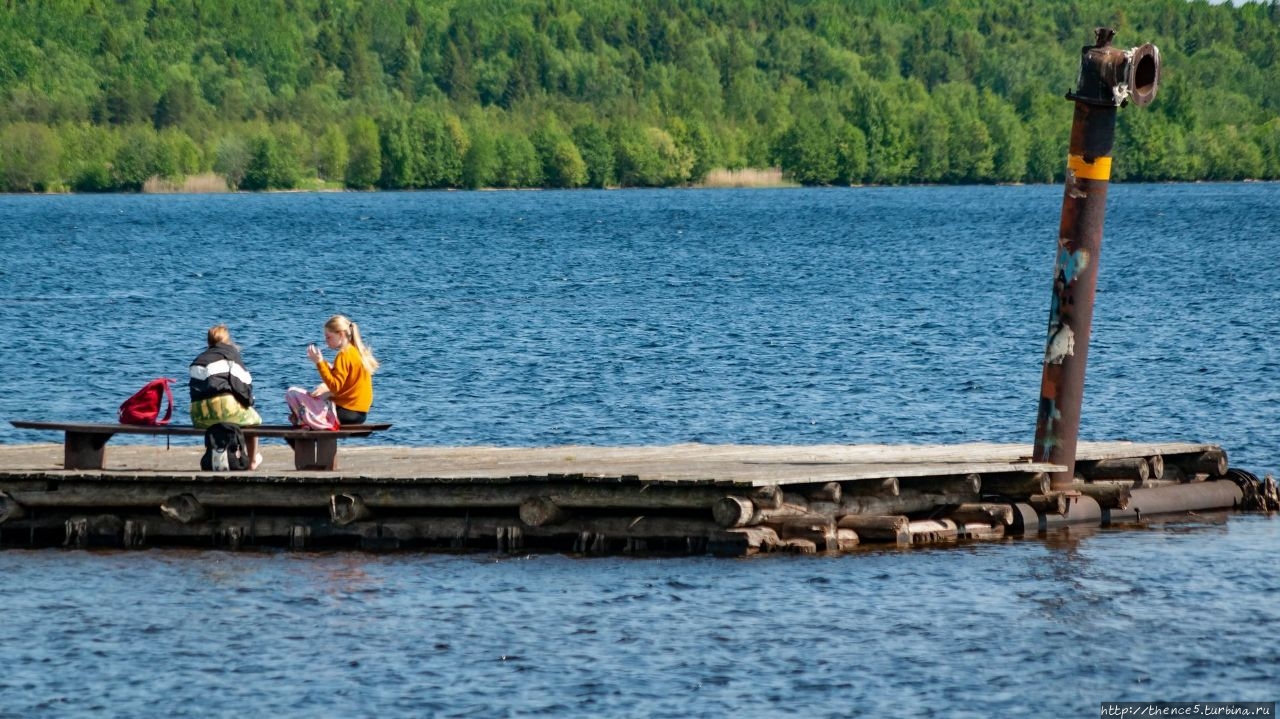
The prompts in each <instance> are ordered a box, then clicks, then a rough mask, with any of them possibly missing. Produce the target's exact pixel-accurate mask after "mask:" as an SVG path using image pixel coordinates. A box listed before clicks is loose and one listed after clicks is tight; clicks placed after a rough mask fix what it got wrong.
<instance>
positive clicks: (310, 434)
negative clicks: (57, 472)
mask: <svg viewBox="0 0 1280 719" xmlns="http://www.w3.org/2000/svg"><path fill="white" fill-rule="evenodd" d="M9 424H12V425H13V426H14V427H17V428H18V429H38V430H48V431H56V432H62V433H64V439H63V461H62V466H63V468H64V469H103V468H104V466H105V460H106V446H107V442H108V441H109V440H110V439H111V438H112V437H113V436H115V435H117V434H150V435H162V436H180V437H187V436H195V437H203V436H204V430H203V429H199V428H197V427H193V426H191V425H189V424H188V425H183V424H169V425H156V426H151V425H134V424H99V423H88V422H82V423H77V422H33V421H27V420H16V419H15V420H11V421H10V422H9ZM390 428H391V425H390V424H349V425H346V426H344V427H342V428H340V429H336V430H317V429H302V428H299V427H294V426H292V425H287V424H260V425H254V426H252V427H241V428H240V429H241V431H242V432H244V435H245V436H246V437H280V438H281V439H283V440H284V441H286V442H288V443H289V446H291V447H293V466H294V468H295V469H304V470H326V471H331V470H335V469H337V468H338V440H339V439H344V438H346V437H367V436H369V435H371V434H373V433H374V432H381V431H383V430H387V429H390Z"/></svg>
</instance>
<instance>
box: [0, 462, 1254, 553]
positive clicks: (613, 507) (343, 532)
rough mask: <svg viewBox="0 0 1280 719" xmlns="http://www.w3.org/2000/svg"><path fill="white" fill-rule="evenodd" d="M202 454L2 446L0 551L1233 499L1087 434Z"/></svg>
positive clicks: (941, 524) (1193, 473)
mask: <svg viewBox="0 0 1280 719" xmlns="http://www.w3.org/2000/svg"><path fill="white" fill-rule="evenodd" d="M201 449H202V448H199V447H193V446H173V447H165V446H160V445H125V444H121V445H115V444H113V445H111V446H110V447H109V450H108V453H107V458H106V469H104V470H100V471H83V470H76V471H68V470H63V469H61V466H60V463H61V460H62V446H61V445H53V444H48V445H15V446H3V447H0V546H8V547H15V546H23V547H25V546H68V547H81V548H82V547H96V546H110V547H125V548H138V547H148V546H191V547H219V548H227V549H243V548H250V547H255V546H277V547H290V548H294V549H309V548H359V549H367V550H390V549H427V550H482V551H503V552H524V551H538V550H543V551H563V552H579V553H587V554H607V553H621V552H629V553H635V552H682V553H684V552H690V553H706V552H710V553H715V554H724V555H738V556H740V555H750V554H755V553H757V552H769V551H792V552H799V553H816V552H840V551H850V550H853V549H854V548H856V547H859V546H865V545H874V544H884V543H890V544H894V545H900V546H912V545H920V544H932V543H938V542H955V541H963V540H993V539H1001V538H1004V537H1007V536H1014V535H1022V534H1035V533H1037V532H1040V531H1043V530H1046V529H1051V528H1054V527H1059V526H1064V525H1069V524H1091V525H1094V526H1098V525H1108V524H1114V523H1122V522H1141V521H1145V519H1146V518H1148V517H1152V516H1156V515H1159V516H1165V517H1167V516H1170V515H1178V514H1183V515H1185V514H1186V513H1187V512H1195V511H1200V510H1210V509H1231V508H1234V507H1238V506H1240V505H1241V502H1242V497H1243V495H1244V491H1243V490H1242V484H1241V482H1240V481H1239V478H1238V477H1236V478H1233V477H1232V474H1233V472H1235V471H1234V470H1230V469H1229V467H1228V463H1227V458H1226V453H1225V451H1224V450H1223V449H1222V448H1221V447H1219V446H1217V445H1213V444H1200V443H1187V442H1178V443H1149V444H1148V443H1135V442H1081V443H1080V446H1079V448H1078V457H1079V459H1078V462H1077V465H1078V466H1077V469H1078V472H1077V477H1076V483H1075V485H1074V486H1073V487H1072V489H1071V490H1070V491H1067V492H1050V491H1049V480H1048V476H1047V474H1046V473H1048V472H1053V471H1059V470H1060V469H1061V468H1060V467H1057V466H1056V465H1052V464H1046V463H1036V462H1032V461H1031V459H1030V447H1029V446H1025V445H1008V444H964V445H945V446H943V445H923V446H922V445H914V446H911V445H903V446H896V445H893V446H891V445H853V446H846V445H815V446H742V445H701V444H681V445H673V446H662V447H591V446H561V447H545V448H534V449H529V448H501V447H438V448H409V447H392V446H382V447H370V446H355V447H351V446H346V447H343V448H342V449H341V451H340V468H341V469H340V470H338V471H332V472H308V471H296V470H294V469H293V468H292V466H293V465H292V454H291V453H290V450H289V449H288V448H287V447H285V446H283V445H280V446H264V447H263V451H264V454H265V456H266V461H265V462H264V464H263V466H262V467H261V468H260V469H259V470H258V471H255V472H237V473H221V474H218V473H211V472H200V471H195V470H194V469H187V468H196V467H198V466H199V455H200V452H201Z"/></svg>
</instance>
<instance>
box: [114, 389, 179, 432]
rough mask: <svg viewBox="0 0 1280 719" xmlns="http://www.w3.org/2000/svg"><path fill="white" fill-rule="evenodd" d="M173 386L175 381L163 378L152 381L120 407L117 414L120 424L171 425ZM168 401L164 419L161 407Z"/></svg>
mask: <svg viewBox="0 0 1280 719" xmlns="http://www.w3.org/2000/svg"><path fill="white" fill-rule="evenodd" d="M171 384H173V380H171V379H169V378H168V377H161V378H159V379H153V380H151V381H150V382H148V383H146V385H144V386H143V387H142V389H140V390H138V391H137V392H134V393H133V396H132V397H130V398H129V399H126V400H125V401H124V404H122V405H120V411H119V412H117V416H118V417H119V419H120V424H141V425H164V424H169V418H170V417H172V416H173V392H172V391H171V390H170V389H169V385H171ZM166 400H167V401H168V406H167V408H166V409H165V411H164V417H161V416H160V405H162V404H165V401H166Z"/></svg>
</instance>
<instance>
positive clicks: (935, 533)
mask: <svg viewBox="0 0 1280 719" xmlns="http://www.w3.org/2000/svg"><path fill="white" fill-rule="evenodd" d="M907 532H908V533H910V535H911V544H935V543H938V542H951V541H955V540H956V539H958V538H959V536H960V530H959V528H957V527H956V523H955V522H953V521H951V520H950V519H917V520H915V521H913V522H911V524H910V525H908V527H907Z"/></svg>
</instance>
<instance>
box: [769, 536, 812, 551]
mask: <svg viewBox="0 0 1280 719" xmlns="http://www.w3.org/2000/svg"><path fill="white" fill-rule="evenodd" d="M779 548H780V549H782V550H784V551H788V552H793V553H795V554H817V553H818V544H817V542H814V541H813V540H810V539H799V538H797V539H784V540H782V543H781V545H780V546H779Z"/></svg>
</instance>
